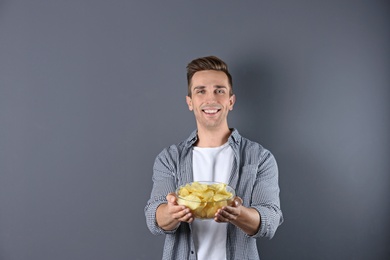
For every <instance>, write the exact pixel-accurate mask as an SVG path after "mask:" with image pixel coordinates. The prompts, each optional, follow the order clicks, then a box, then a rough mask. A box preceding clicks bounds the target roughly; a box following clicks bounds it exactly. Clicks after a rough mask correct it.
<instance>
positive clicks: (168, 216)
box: [156, 193, 194, 231]
mask: <svg viewBox="0 0 390 260" xmlns="http://www.w3.org/2000/svg"><path fill="white" fill-rule="evenodd" d="M166 198H167V203H166V204H161V205H160V206H159V207H158V208H157V211H156V221H157V224H158V226H159V227H161V228H162V229H164V230H166V231H169V230H174V229H175V228H177V227H178V226H179V225H180V222H187V223H191V222H192V221H194V217H193V216H192V213H191V211H190V209H189V208H187V207H186V206H181V205H178V204H177V197H176V195H175V193H169V194H168V195H167V197H166Z"/></svg>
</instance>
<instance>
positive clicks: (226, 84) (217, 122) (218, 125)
mask: <svg viewBox="0 0 390 260" xmlns="http://www.w3.org/2000/svg"><path fill="white" fill-rule="evenodd" d="M187 79H188V95H187V96H186V102H187V105H188V109H189V110H190V111H193V112H194V114H195V119H196V122H197V126H198V130H199V129H208V130H211V129H213V130H215V129H225V130H228V124H227V116H228V113H229V111H230V110H233V105H234V103H235V100H236V97H235V95H234V94H233V91H232V80H231V76H230V73H229V71H228V69H227V65H226V64H225V63H224V62H223V61H222V60H220V59H218V58H217V57H214V56H210V57H204V58H199V59H195V60H193V61H192V62H190V63H189V64H188V66H187Z"/></svg>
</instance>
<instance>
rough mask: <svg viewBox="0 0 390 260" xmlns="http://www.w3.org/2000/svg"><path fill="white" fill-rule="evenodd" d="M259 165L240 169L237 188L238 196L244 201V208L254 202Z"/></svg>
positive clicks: (245, 166)
mask: <svg viewBox="0 0 390 260" xmlns="http://www.w3.org/2000/svg"><path fill="white" fill-rule="evenodd" d="M256 174H257V164H248V165H244V166H243V167H242V168H241V169H240V175H239V176H240V177H239V180H238V183H237V186H236V194H237V196H239V197H240V198H241V199H242V200H243V202H244V203H243V204H244V206H249V205H250V204H251V201H252V199H251V198H252V193H253V188H254V185H255V182H256Z"/></svg>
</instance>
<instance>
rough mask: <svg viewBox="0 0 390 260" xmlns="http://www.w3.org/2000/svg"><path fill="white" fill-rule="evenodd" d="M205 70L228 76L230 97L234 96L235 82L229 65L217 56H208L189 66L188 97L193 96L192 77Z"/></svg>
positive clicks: (196, 60) (192, 62)
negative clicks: (219, 72)
mask: <svg viewBox="0 0 390 260" xmlns="http://www.w3.org/2000/svg"><path fill="white" fill-rule="evenodd" d="M204 70H215V71H222V72H224V73H225V74H226V76H227V78H228V81H229V87H230V89H229V95H230V96H232V95H233V81H232V76H231V75H230V73H229V70H228V66H227V64H226V63H225V62H224V61H223V60H221V59H219V58H218V57H215V56H208V57H202V58H198V59H195V60H193V61H191V62H190V63H189V64H188V65H187V82H188V96H189V97H191V96H192V91H191V86H192V77H193V76H194V74H195V73H196V72H199V71H204Z"/></svg>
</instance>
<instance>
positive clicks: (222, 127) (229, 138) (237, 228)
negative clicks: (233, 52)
mask: <svg viewBox="0 0 390 260" xmlns="http://www.w3.org/2000/svg"><path fill="white" fill-rule="evenodd" d="M187 80H188V95H187V97H186V102H187V105H188V108H189V110H190V111H193V112H194V115H195V120H196V125H197V130H195V131H194V132H193V133H192V134H191V135H190V136H189V138H188V139H187V140H185V141H183V142H181V143H179V144H177V145H172V146H170V147H168V148H166V149H164V150H163V151H162V152H161V153H160V154H159V155H158V156H157V158H156V160H155V164H154V168H153V170H154V172H153V189H152V192H151V196H150V199H149V201H148V203H147V205H146V207H145V216H146V222H147V225H148V227H149V229H150V231H151V232H152V233H153V234H165V235H166V239H165V246H164V253H163V259H175V260H176V259H198V260H199V259H213V260H214V259H216V260H219V259H221V260H225V259H259V254H258V250H257V246H256V239H257V238H259V237H267V238H272V237H273V236H274V234H275V232H276V229H277V228H278V226H279V225H280V224H281V223H282V222H283V216H282V212H281V210H280V202H279V185H278V168H277V164H276V161H275V158H274V156H273V155H272V154H271V153H270V152H269V151H268V150H267V149H265V148H263V147H262V146H261V145H260V144H258V143H256V142H253V141H250V140H248V139H246V138H244V137H242V136H241V135H240V134H239V133H238V131H237V129H234V128H229V126H228V119H227V118H228V113H229V111H231V110H232V109H233V106H234V103H235V101H236V97H235V95H234V94H233V84H232V77H231V75H230V73H229V71H228V67H227V65H226V63H225V62H223V61H222V60H220V59H219V58H217V57H215V56H210V57H203V58H198V59H195V60H193V61H191V62H190V63H189V64H188V66H187ZM192 181H217V182H223V183H226V184H229V185H230V186H231V187H233V188H234V189H235V191H236V195H237V196H236V198H235V199H234V203H233V205H231V206H225V207H222V208H221V209H219V210H218V211H217V213H216V214H215V216H214V219H209V220H199V219H196V218H194V216H193V214H192V212H191V210H190V209H189V208H187V207H185V206H181V205H178V203H177V197H176V196H175V193H174V192H175V190H176V189H177V188H178V187H179V186H181V185H184V184H186V183H189V182H192Z"/></svg>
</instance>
